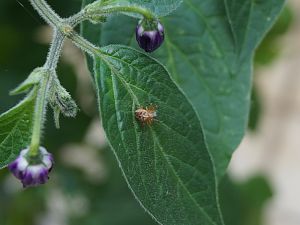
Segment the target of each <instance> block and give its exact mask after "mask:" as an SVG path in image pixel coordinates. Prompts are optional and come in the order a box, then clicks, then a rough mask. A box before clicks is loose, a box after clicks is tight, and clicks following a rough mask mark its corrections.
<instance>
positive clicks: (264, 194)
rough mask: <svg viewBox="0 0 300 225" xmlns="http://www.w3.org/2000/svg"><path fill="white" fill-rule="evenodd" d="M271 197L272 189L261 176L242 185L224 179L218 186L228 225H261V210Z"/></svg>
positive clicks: (227, 178) (226, 178)
mask: <svg viewBox="0 0 300 225" xmlns="http://www.w3.org/2000/svg"><path fill="white" fill-rule="evenodd" d="M271 197H272V189H271V187H270V185H269V183H268V181H267V180H266V179H265V178H264V177H262V176H256V177H253V178H251V179H249V180H248V181H246V182H244V183H237V182H234V181H233V180H232V179H230V178H229V177H225V178H224V179H223V180H222V182H221V185H220V202H221V207H222V211H223V215H224V220H225V223H226V224H228V225H263V224H262V209H263V207H264V206H265V203H266V202H267V200H268V199H270V198H271Z"/></svg>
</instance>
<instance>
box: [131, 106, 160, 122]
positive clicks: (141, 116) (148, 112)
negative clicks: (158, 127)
mask: <svg viewBox="0 0 300 225" xmlns="http://www.w3.org/2000/svg"><path fill="white" fill-rule="evenodd" d="M156 116H157V113H156V107H155V106H154V105H150V106H149V107H148V106H147V107H146V108H143V107H140V108H138V109H137V110H135V118H136V119H137V120H139V121H140V122H141V123H142V124H143V125H144V124H147V125H151V124H152V123H153V120H154V118H155V117H156Z"/></svg>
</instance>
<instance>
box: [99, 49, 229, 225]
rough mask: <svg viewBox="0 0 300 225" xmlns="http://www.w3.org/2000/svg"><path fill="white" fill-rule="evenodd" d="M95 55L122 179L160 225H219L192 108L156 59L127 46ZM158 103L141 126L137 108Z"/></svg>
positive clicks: (106, 123) (212, 173) (207, 158)
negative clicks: (137, 116) (136, 112)
mask: <svg viewBox="0 0 300 225" xmlns="http://www.w3.org/2000/svg"><path fill="white" fill-rule="evenodd" d="M102 50H103V51H104V53H103V54H104V55H101V56H100V57H99V56H98V57H97V56H96V59H95V65H94V71H95V75H94V80H95V83H96V91H97V94H98V101H99V107H100V111H101V117H102V123H103V127H104V129H105V131H106V135H107V138H108V140H109V142H110V145H111V147H112V149H113V151H114V153H115V155H116V157H117V159H118V161H119V164H120V167H121V169H122V171H123V173H124V176H125V178H126V180H127V182H128V184H129V186H130V188H131V190H132V191H133V193H134V195H135V196H136V198H137V200H138V201H139V202H140V203H141V204H142V205H143V206H144V208H145V209H146V210H147V211H148V212H149V213H150V214H151V215H152V216H153V217H154V218H155V219H156V221H158V222H159V223H161V224H170V225H176V224H178V225H179V224H181V225H182V224H190V225H197V224H199V225H200V224H201V225H213V224H214V225H219V224H223V223H222V218H221V216H220V211H219V203H218V200H217V198H218V197H217V193H216V176H215V171H214V165H213V163H212V159H211V157H210V155H209V152H208V150H207V148H206V144H205V141H204V137H203V132H202V128H201V124H200V122H199V120H198V118H197V114H196V113H195V111H194V109H193V107H192V106H191V104H190V103H189V102H188V100H187V99H186V97H185V96H184V95H183V94H182V92H181V91H180V90H179V89H178V87H177V86H176V85H175V84H174V82H173V81H172V79H171V78H170V76H169V74H168V72H167V70H166V69H165V68H164V67H163V66H162V65H161V64H160V63H158V62H157V61H156V60H154V59H152V58H151V57H149V56H147V55H145V54H143V53H140V52H138V51H136V50H134V49H131V48H129V47H125V46H108V47H105V48H103V49H102ZM151 105H152V106H155V107H156V114H157V117H155V120H154V121H153V123H152V124H150V125H146V124H143V123H141V121H139V120H137V119H136V118H135V111H136V110H137V109H139V108H145V107H149V106H151Z"/></svg>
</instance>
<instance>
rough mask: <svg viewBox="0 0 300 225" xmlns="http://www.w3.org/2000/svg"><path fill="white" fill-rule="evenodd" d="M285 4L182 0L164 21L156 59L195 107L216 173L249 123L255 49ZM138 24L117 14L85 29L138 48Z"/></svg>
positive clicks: (100, 41) (96, 37)
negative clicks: (136, 33) (136, 29)
mask: <svg viewBox="0 0 300 225" xmlns="http://www.w3.org/2000/svg"><path fill="white" fill-rule="evenodd" d="M283 3H284V0H255V1H254V0H225V1H221V0H201V1H200V0H185V1H184V3H183V4H181V6H180V7H179V8H178V10H176V11H175V12H174V13H173V14H171V15H170V16H168V17H166V18H163V19H162V23H163V24H164V26H165V30H166V38H165V43H164V45H163V47H162V48H160V49H159V50H158V51H157V53H156V55H155V57H157V58H158V59H159V60H160V61H162V62H163V64H165V65H166V66H167V68H168V70H169V71H170V73H171V75H172V77H173V78H174V79H175V80H176V81H177V83H178V84H179V86H180V87H181V88H182V89H183V91H184V92H185V93H186V95H187V97H188V98H189V100H190V101H191V102H192V104H193V105H194V107H195V109H196V111H197V113H198V115H199V117H200V119H201V121H202V123H203V128H204V134H205V136H206V140H207V144H208V147H209V150H210V152H211V154H212V156H213V158H214V162H215V165H216V169H217V174H218V177H222V175H223V174H224V172H225V170H226V168H227V166H228V163H229V161H230V159H231V155H232V153H233V151H234V150H235V149H236V147H237V146H238V145H239V143H240V141H241V139H242V137H243V136H244V133H245V130H246V127H247V123H248V115H249V106H250V93H251V81H252V78H251V74H252V64H253V63H252V61H253V60H252V58H253V54H254V50H255V48H256V46H257V45H258V43H259V42H260V41H261V39H262V38H263V36H264V35H265V33H266V32H267V31H268V29H269V28H270V27H271V25H272V24H273V23H274V21H275V19H276V17H277V15H278V14H279V12H280V10H281V8H282V6H283ZM136 24H137V21H136V20H134V19H132V18H127V17H125V16H118V17H113V18H110V19H109V20H108V22H107V23H105V24H104V25H102V26H98V27H97V28H96V27H92V26H90V25H84V27H83V31H84V34H86V37H87V38H88V39H90V40H92V41H94V43H95V44H97V45H100V46H102V45H107V44H126V45H128V44H131V45H133V46H135V47H137V45H136V41H135V38H134V35H135V34H134V32H135V26H136ZM112 27H113V28H114V29H112ZM119 28H120V29H121V31H120V30H119ZM92 30H93V32H94V33H93V34H92V33H91V31H92ZM124 30H125V31H124Z"/></svg>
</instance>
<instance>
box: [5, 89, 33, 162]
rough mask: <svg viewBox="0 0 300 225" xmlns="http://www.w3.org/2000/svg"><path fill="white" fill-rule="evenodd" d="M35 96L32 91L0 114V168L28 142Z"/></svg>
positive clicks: (14, 156) (12, 158)
mask: <svg viewBox="0 0 300 225" xmlns="http://www.w3.org/2000/svg"><path fill="white" fill-rule="evenodd" d="M35 96H36V94H35V91H32V92H31V93H30V94H29V95H28V96H27V97H26V98H25V99H24V100H23V101H21V102H20V103H19V104H18V105H16V106H15V107H13V108H12V109H10V110H9V111H7V112H5V113H3V114H2V115H0V168H3V167H5V166H7V165H8V164H9V163H10V162H12V161H13V160H14V159H15V158H16V157H17V156H18V155H19V152H20V151H21V150H22V149H24V148H26V147H27V146H28V144H29V141H30V137H31V131H32V122H33V112H34V103H35V101H34V100H35Z"/></svg>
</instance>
